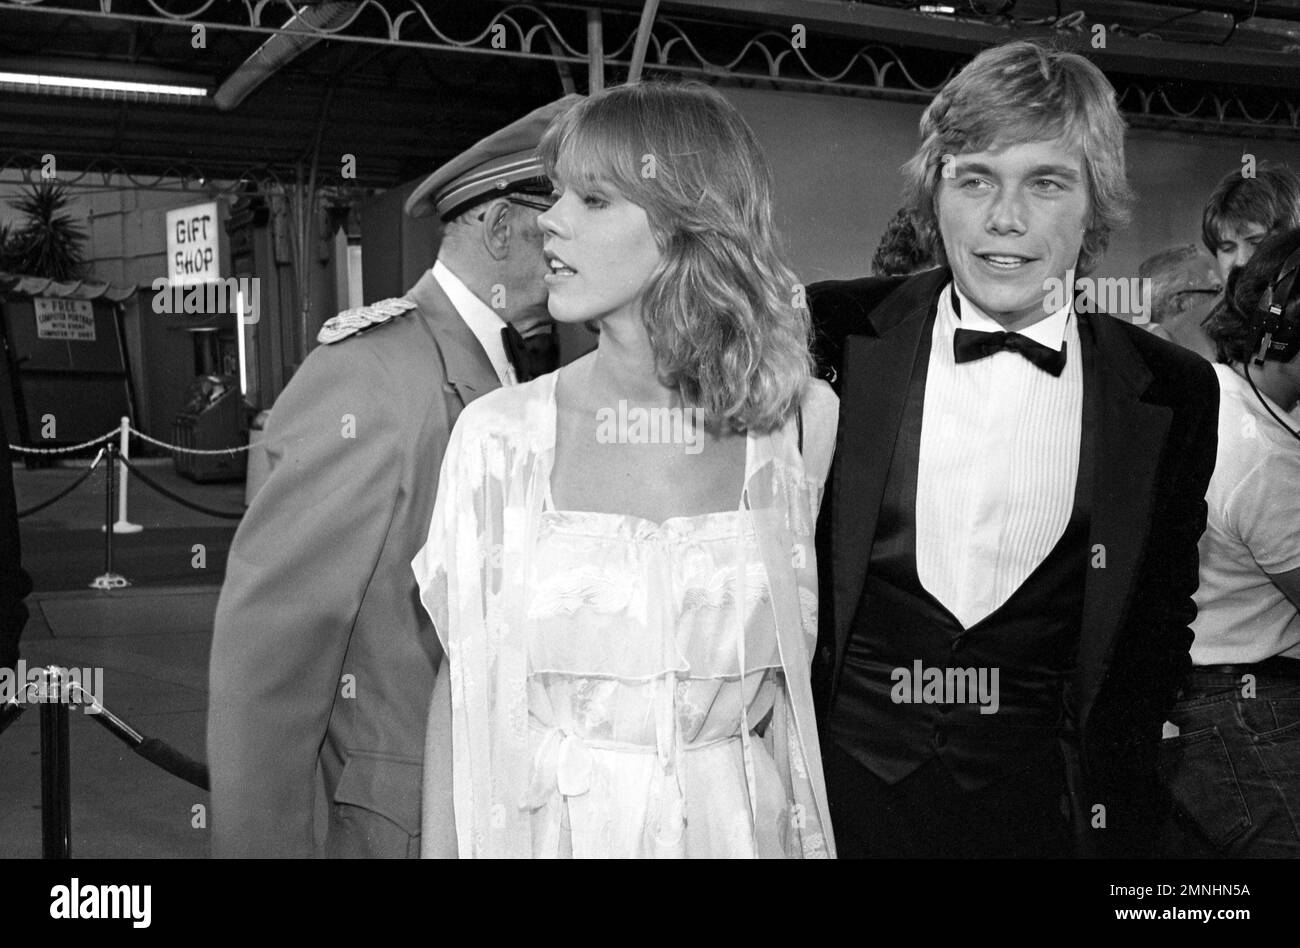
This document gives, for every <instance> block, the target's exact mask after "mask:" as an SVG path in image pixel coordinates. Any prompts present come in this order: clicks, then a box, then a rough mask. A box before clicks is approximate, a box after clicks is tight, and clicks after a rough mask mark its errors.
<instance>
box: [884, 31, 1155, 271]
mask: <svg viewBox="0 0 1300 948" xmlns="http://www.w3.org/2000/svg"><path fill="white" fill-rule="evenodd" d="M1124 127H1125V126H1124V119H1123V118H1122V117H1121V116H1120V114H1119V106H1118V105H1117V103H1116V100H1115V89H1114V87H1113V86H1111V84H1110V82H1109V81H1108V80H1107V79H1106V77H1105V76H1104V75H1103V74H1102V72H1101V70H1100V69H1098V68H1097V67H1096V66H1095V65H1093V64H1092V63H1091V62H1089V61H1088V60H1087V59H1085V58H1084V57H1082V56H1080V55H1079V54H1077V53H1069V52H1065V51H1063V50H1056V49H1047V48H1045V47H1043V46H1040V45H1038V44H1037V43H1031V42H1029V41H1027V40H1021V41H1017V42H1014V43H1006V44H1004V45H1002V46H995V47H994V48H992V49H988V50H985V51H984V52H982V53H980V54H979V55H978V56H976V57H975V58H974V59H972V60H971V61H970V62H969V63H967V64H966V66H965V68H963V69H962V71H961V72H959V73H958V74H957V75H956V76H954V77H953V78H952V79H951V80H950V81H949V82H948V84H947V85H945V86H944V87H943V89H941V90H940V92H939V94H938V95H937V96H935V98H934V100H933V101H932V102H931V103H930V105H929V106H928V107H927V108H926V110H925V113H924V114H923V115H922V116H921V147H920V148H918V149H917V151H916V154H915V155H913V156H912V158H911V160H909V161H908V162H907V164H905V165H904V166H903V178H904V180H905V185H904V197H905V201H906V205H907V208H908V210H910V211H911V213H912V215H913V217H914V218H915V219H916V221H917V226H918V230H919V231H920V232H921V236H922V239H923V240H924V241H925V243H926V244H927V246H928V247H929V248H930V249H931V250H932V251H933V252H934V254H935V255H936V257H937V258H938V259H939V260H940V261H941V262H943V263H947V259H946V257H945V256H944V249H943V240H942V239H941V238H940V234H939V222H938V215H937V211H936V207H935V201H936V197H937V193H938V186H939V177H940V175H941V174H942V172H943V169H942V164H943V160H944V156H945V155H957V154H961V153H963V152H972V151H984V150H985V149H988V148H991V147H1000V146H1006V145H1018V144H1024V143H1026V142H1035V141H1048V140H1052V139H1055V138H1063V139H1064V140H1065V141H1066V142H1067V143H1068V144H1069V145H1071V146H1073V147H1076V148H1078V149H1079V150H1080V151H1081V153H1082V155H1083V166H1084V173H1085V175H1086V177H1087V181H1088V195H1089V198H1090V200H1091V202H1092V207H1091V211H1090V213H1089V217H1088V224H1087V227H1086V229H1085V231H1084V235H1083V246H1082V247H1081V248H1080V249H1079V260H1078V263H1077V265H1076V272H1077V273H1078V275H1079V276H1086V275H1087V274H1088V273H1091V272H1092V271H1093V270H1094V269H1096V267H1097V265H1098V264H1099V263H1100V262H1101V258H1102V256H1103V255H1104V254H1105V252H1106V247H1107V245H1108V244H1109V242H1110V235H1111V233H1112V232H1113V231H1115V230H1117V229H1118V228H1120V227H1123V226H1125V225H1126V224H1128V222H1129V219H1130V217H1131V214H1132V206H1133V201H1134V194H1133V190H1132V188H1130V187H1129V183H1128V177H1127V174H1126V171H1125V166H1124Z"/></svg>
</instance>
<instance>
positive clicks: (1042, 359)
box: [948, 284, 1065, 378]
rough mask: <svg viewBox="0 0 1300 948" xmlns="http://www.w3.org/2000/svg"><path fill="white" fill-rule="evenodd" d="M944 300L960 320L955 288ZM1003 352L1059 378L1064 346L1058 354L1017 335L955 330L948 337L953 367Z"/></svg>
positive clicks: (959, 306) (954, 287) (975, 330)
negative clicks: (950, 342) (954, 360)
mask: <svg viewBox="0 0 1300 948" xmlns="http://www.w3.org/2000/svg"><path fill="white" fill-rule="evenodd" d="M948 289H949V296H948V299H949V300H950V301H951V303H952V311H953V313H954V314H955V315H956V317H957V318H958V319H961V298H960V297H959V296H958V295H957V286H956V284H952V285H951V286H949V288H948ZM1003 349H1006V350H1007V351H1008V352H1019V353H1020V354H1021V355H1022V356H1024V357H1025V358H1026V359H1028V360H1029V361H1030V362H1032V363H1034V365H1036V366H1038V367H1039V368H1040V369H1042V370H1043V371H1044V372H1047V373H1049V374H1050V375H1053V376H1055V377H1056V378H1060V377H1061V373H1062V372H1063V371H1064V370H1065V343H1064V342H1062V343H1061V351H1060V352H1058V351H1056V350H1055V349H1053V348H1051V347H1050V346H1045V345H1043V344H1042V343H1041V342H1034V340H1032V339H1030V338H1029V337H1028V336H1022V335H1020V333H1018V332H984V331H983V330H981V329H958V330H957V331H956V333H955V334H954V335H953V337H952V352H953V355H954V356H955V357H956V359H957V364H958V365H961V364H962V363H963V362H974V361H975V360H976V359H983V358H984V357H985V356H991V355H993V353H995V352H1001V351H1002V350H1003Z"/></svg>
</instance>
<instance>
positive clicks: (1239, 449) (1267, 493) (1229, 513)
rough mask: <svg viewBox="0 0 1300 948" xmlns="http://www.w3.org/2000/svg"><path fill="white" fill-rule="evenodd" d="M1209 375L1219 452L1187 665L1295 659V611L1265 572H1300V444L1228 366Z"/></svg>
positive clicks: (1299, 642) (1298, 621) (1298, 619)
mask: <svg viewBox="0 0 1300 948" xmlns="http://www.w3.org/2000/svg"><path fill="white" fill-rule="evenodd" d="M1214 371H1215V374H1216V375H1218V377H1219V392H1220V402H1219V453H1218V458H1217V460H1216V463H1215V467H1214V476H1213V477H1211V478H1210V487H1209V490H1208V491H1207V492H1206V495H1205V500H1206V503H1207V504H1208V505H1209V515H1208V523H1207V525H1206V528H1205V533H1204V534H1203V535H1202V536H1201V543H1200V553H1201V585H1200V588H1199V589H1198V590H1197V591H1196V606H1197V609H1198V610H1199V612H1198V614H1197V616H1196V621H1195V622H1193V623H1192V631H1194V632H1195V633H1196V641H1195V642H1193V643H1192V661H1193V663H1195V664H1197V665H1227V664H1239V663H1247V662H1258V661H1263V660H1264V659H1266V658H1272V657H1273V656H1275V655H1286V656H1287V657H1288V658H1300V611H1298V610H1297V609H1296V607H1295V605H1293V604H1292V603H1291V601H1290V600H1289V599H1287V597H1286V596H1285V595H1284V594H1283V592H1282V590H1280V589H1278V587H1277V586H1276V585H1275V584H1274V583H1273V582H1272V580H1270V579H1269V576H1268V574H1270V573H1273V574H1276V573H1285V572H1287V571H1289V570H1293V569H1296V568H1300V441H1297V440H1296V439H1295V438H1293V437H1291V435H1289V434H1287V433H1286V432H1285V431H1283V430H1282V428H1281V427H1280V426H1279V425H1278V423H1277V422H1276V421H1275V420H1274V419H1273V418H1271V417H1269V414H1268V412H1266V411H1265V410H1264V407H1263V406H1262V405H1260V403H1259V399H1258V398H1256V397H1255V393H1254V392H1253V391H1251V388H1250V386H1249V385H1248V384H1247V383H1246V380H1245V379H1243V378H1242V377H1241V376H1239V375H1237V373H1235V372H1233V371H1232V369H1230V368H1228V367H1227V366H1226V365H1215V366H1214ZM1265 397H1267V396H1265ZM1269 405H1270V407H1271V408H1272V409H1273V411H1275V412H1277V414H1278V416H1279V417H1281V418H1283V419H1285V418H1286V415H1285V413H1283V411H1282V409H1281V408H1279V407H1278V406H1277V405H1276V404H1274V403H1272V402H1270V403H1269Z"/></svg>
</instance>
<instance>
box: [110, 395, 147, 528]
mask: <svg viewBox="0 0 1300 948" xmlns="http://www.w3.org/2000/svg"><path fill="white" fill-rule="evenodd" d="M118 451H119V452H120V454H121V458H122V467H121V470H119V471H118V478H119V480H118V482H117V523H115V524H113V532H114V533H139V532H140V531H141V530H143V529H144V527H142V526H140V524H138V523H132V522H131V521H130V520H128V519H127V517H126V478H127V472H126V463H125V462H126V461H128V460H130V458H131V419H130V418H128V417H126V415H123V416H122V434H121V445H120V446H119V447H118Z"/></svg>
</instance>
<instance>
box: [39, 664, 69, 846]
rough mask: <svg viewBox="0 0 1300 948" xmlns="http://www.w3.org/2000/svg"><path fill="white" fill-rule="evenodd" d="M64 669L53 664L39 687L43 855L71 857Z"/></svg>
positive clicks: (46, 671)
mask: <svg viewBox="0 0 1300 948" xmlns="http://www.w3.org/2000/svg"><path fill="white" fill-rule="evenodd" d="M63 684H64V683H63V669H61V668H58V667H57V666H54V665H51V666H50V667H49V668H47V669H45V677H44V679H43V681H42V682H41V683H40V685H39V686H38V688H39V690H40V693H39V695H38V700H40V701H41V702H42V703H41V853H42V855H43V856H44V858H46V859H71V858H72V785H71V784H72V780H71V776H72V767H71V764H70V762H69V754H68V706H67V705H66V704H64V701H63V697H64V695H63Z"/></svg>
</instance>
